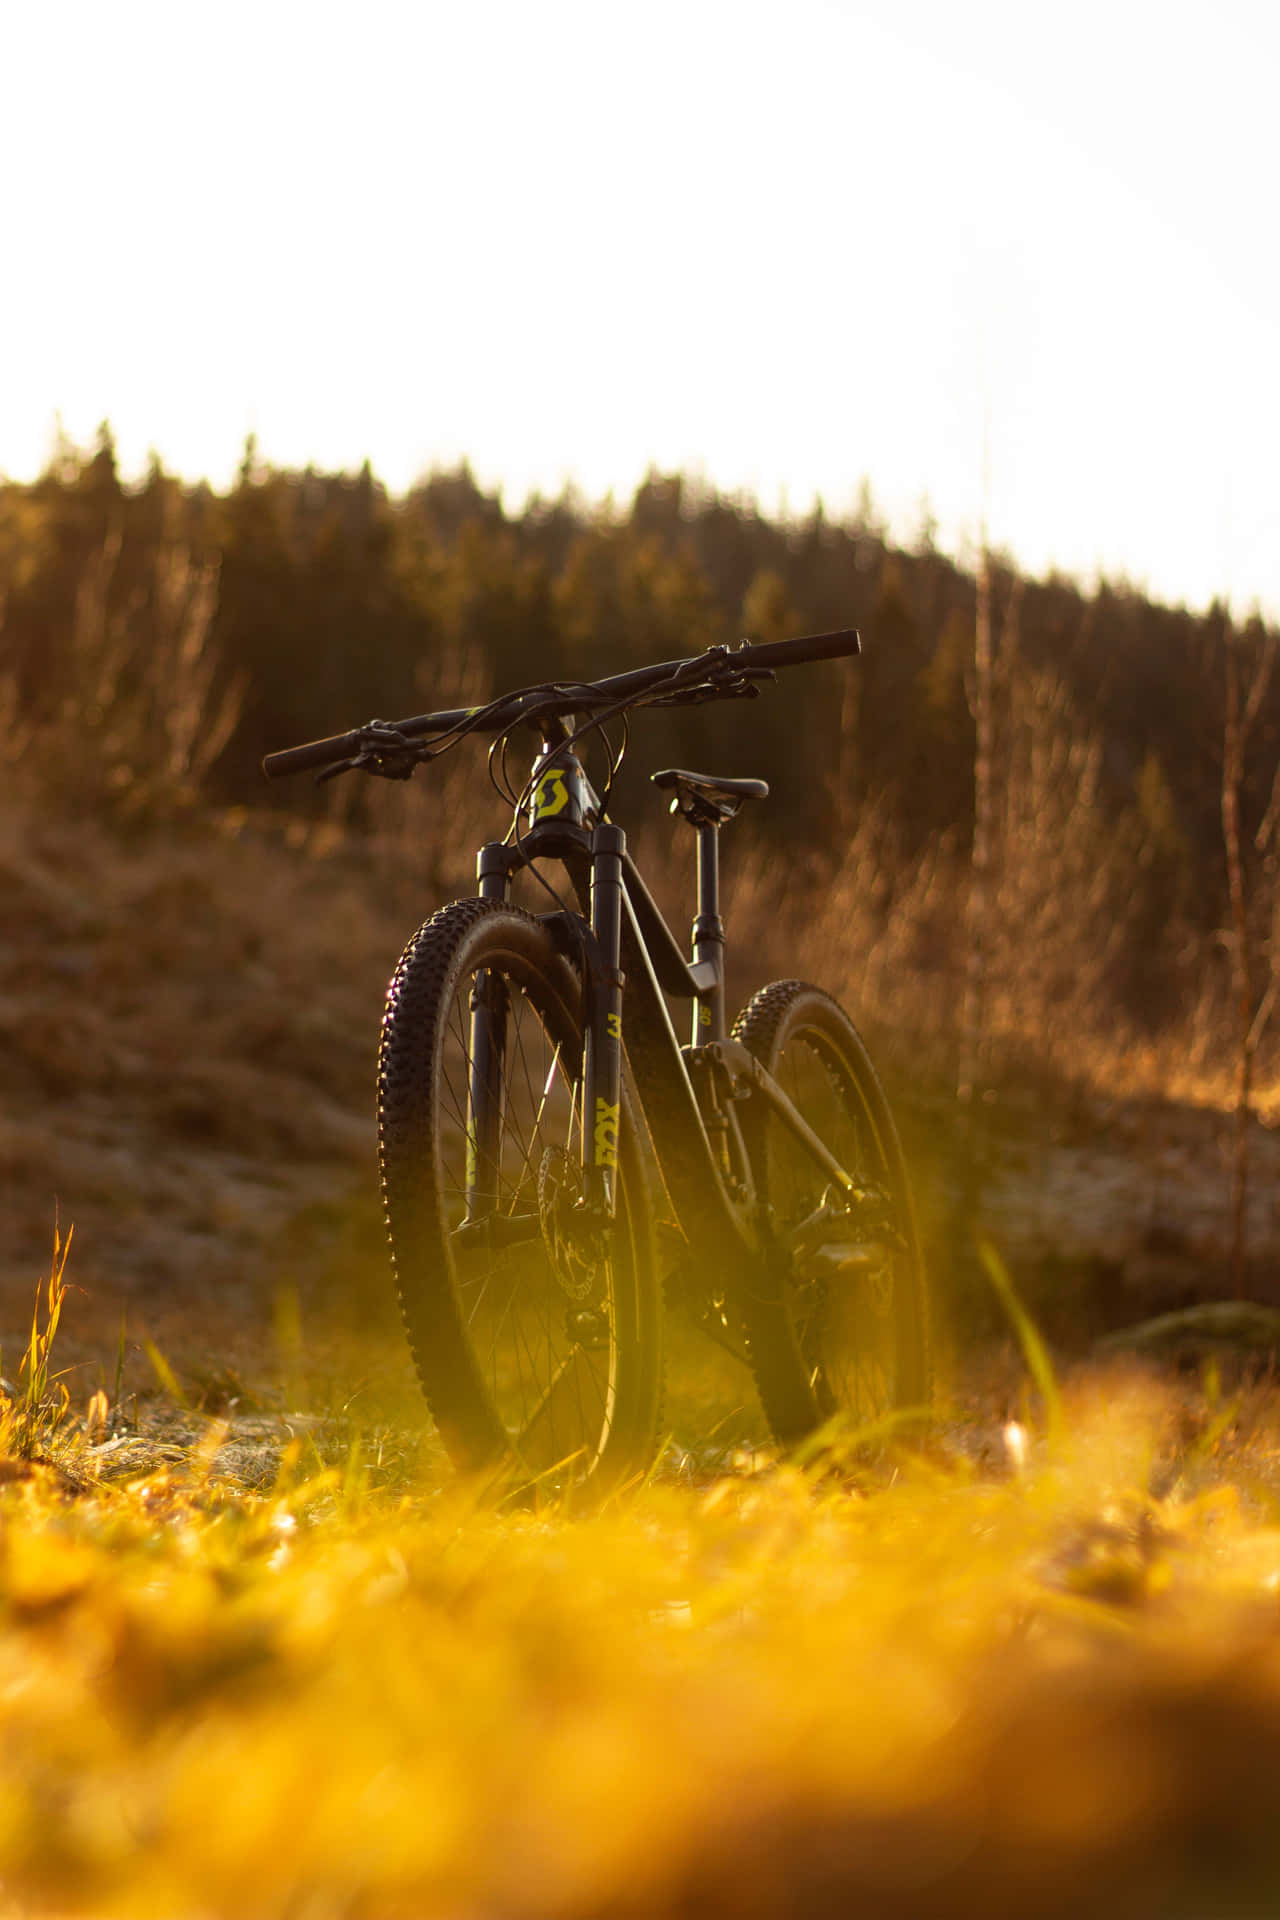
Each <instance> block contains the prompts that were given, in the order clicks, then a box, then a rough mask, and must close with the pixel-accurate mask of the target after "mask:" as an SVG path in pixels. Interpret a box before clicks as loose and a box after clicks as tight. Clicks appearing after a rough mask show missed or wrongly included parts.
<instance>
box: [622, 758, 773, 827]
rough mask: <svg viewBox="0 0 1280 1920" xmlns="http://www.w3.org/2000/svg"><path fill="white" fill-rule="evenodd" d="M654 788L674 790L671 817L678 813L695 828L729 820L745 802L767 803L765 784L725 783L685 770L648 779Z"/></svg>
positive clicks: (669, 770)
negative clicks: (759, 801)
mask: <svg viewBox="0 0 1280 1920" xmlns="http://www.w3.org/2000/svg"><path fill="white" fill-rule="evenodd" d="M649 778H650V780H652V782H653V784H654V786H655V787H661V788H663V789H671V788H674V789H675V797H674V799H673V800H672V802H671V811H672V813H681V814H683V815H684V817H685V819H686V820H692V821H693V823H694V825H695V826H702V825H704V824H705V825H711V824H712V823H715V824H718V823H719V822H720V821H723V820H732V818H733V816H734V814H735V813H736V812H737V811H738V808H739V807H740V806H741V805H742V803H743V801H744V800H767V799H768V798H769V786H768V782H767V781H764V780H728V779H725V778H723V777H722V776H721V775H719V774H714V773H690V772H688V770H687V769H686V768H684V767H664V768H663V769H662V771H661V773H651V774H650V775H649Z"/></svg>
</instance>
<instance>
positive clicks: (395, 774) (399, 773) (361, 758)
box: [316, 720, 432, 787]
mask: <svg viewBox="0 0 1280 1920" xmlns="http://www.w3.org/2000/svg"><path fill="white" fill-rule="evenodd" d="M358 737H359V739H360V742H361V746H360V751H359V753H357V754H353V755H352V757H351V759H350V760H338V761H335V763H334V765H333V766H331V767H326V768H325V769H324V771H323V772H322V773H318V774H317V775H316V785H317V786H318V787H320V786H323V785H324V783H325V781H326V780H336V779H337V777H338V775H339V774H340V773H369V774H376V775H377V777H378V778H379V779H380V780H409V779H412V777H413V770H414V768H415V767H416V766H417V765H418V764H419V762H420V761H423V760H430V759H431V757H432V754H431V748H430V747H427V746H423V745H422V744H421V743H420V742H419V741H416V740H410V739H409V738H408V736H407V735H406V734H403V733H401V732H400V731H399V729H398V728H397V727H393V726H392V725H391V724H390V722H389V721H386V720H370V721H369V723H368V725H367V726H363V727H361V728H360V731H359V736H358Z"/></svg>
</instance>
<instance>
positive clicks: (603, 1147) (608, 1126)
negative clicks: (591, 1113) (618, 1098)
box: [596, 1100, 621, 1167]
mask: <svg viewBox="0 0 1280 1920" xmlns="http://www.w3.org/2000/svg"><path fill="white" fill-rule="evenodd" d="M620 1104H621V1102H617V1103H615V1104H614V1105H613V1106H610V1105H609V1102H608V1101H607V1100H597V1101H596V1165H597V1166H598V1167H616V1166H617V1164H618V1107H619V1105H620Z"/></svg>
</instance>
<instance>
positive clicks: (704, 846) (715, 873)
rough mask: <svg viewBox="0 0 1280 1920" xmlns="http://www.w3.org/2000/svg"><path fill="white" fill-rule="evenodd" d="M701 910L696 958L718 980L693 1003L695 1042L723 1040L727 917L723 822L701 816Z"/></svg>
mask: <svg viewBox="0 0 1280 1920" xmlns="http://www.w3.org/2000/svg"><path fill="white" fill-rule="evenodd" d="M697 835H698V913H697V918H696V919H695V920H694V923H693V960H694V965H695V966H696V965H697V964H698V962H699V961H700V960H701V961H707V962H709V963H710V965H711V966H713V967H714V968H715V970H716V983H715V986H714V987H713V988H712V989H711V992H710V993H709V994H708V995H707V997H706V999H705V1000H695V1001H694V1003H693V1044H694V1046H695V1047H701V1046H705V1045H706V1043H707V1041H708V1040H723V1039H724V1037H725V1019H724V921H723V920H722V919H721V918H720V822H719V821H718V820H699V821H698V822H697Z"/></svg>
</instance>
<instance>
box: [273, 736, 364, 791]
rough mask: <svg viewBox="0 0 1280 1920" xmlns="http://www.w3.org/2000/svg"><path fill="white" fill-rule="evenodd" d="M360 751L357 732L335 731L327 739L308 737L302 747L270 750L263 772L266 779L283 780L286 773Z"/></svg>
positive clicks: (318, 765) (302, 769) (347, 757)
mask: <svg viewBox="0 0 1280 1920" xmlns="http://www.w3.org/2000/svg"><path fill="white" fill-rule="evenodd" d="M359 751H360V735H359V732H355V733H335V734H333V735H332V736H331V737H330V738H329V739H328V740H308V741H307V742H306V744H305V745H304V746H301V747H282V748H281V749H280V751H279V753H269V754H268V755H267V756H266V758H265V759H264V760H263V762H262V771H263V772H264V773H265V774H266V776H267V779H268V780H282V779H283V778H284V776H285V775H286V774H289V773H306V771H307V770H308V768H310V767H331V766H333V764H334V762H335V761H338V760H346V759H349V758H350V756H351V755H352V754H353V753H358V752H359Z"/></svg>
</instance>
